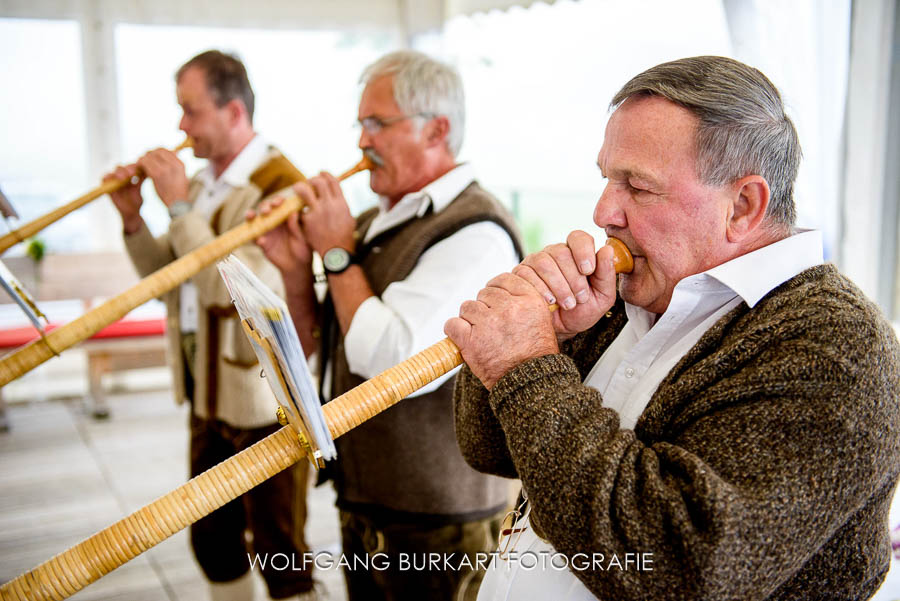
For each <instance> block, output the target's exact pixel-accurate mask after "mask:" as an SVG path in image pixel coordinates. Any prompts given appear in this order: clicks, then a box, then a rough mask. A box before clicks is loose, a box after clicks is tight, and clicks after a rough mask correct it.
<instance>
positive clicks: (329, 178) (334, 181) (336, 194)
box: [319, 171, 344, 198]
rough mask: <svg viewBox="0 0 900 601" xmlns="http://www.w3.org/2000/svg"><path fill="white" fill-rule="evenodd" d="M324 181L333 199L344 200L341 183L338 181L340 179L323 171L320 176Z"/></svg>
mask: <svg viewBox="0 0 900 601" xmlns="http://www.w3.org/2000/svg"><path fill="white" fill-rule="evenodd" d="M319 175H320V176H321V177H322V179H323V180H324V181H325V183H326V185H327V186H328V191H329V192H330V193H331V196H332V197H333V198H343V197H344V192H343V191H342V190H341V182H339V181H338V178H336V177H335V176H333V175H331V174H330V173H328V172H327V171H323V172H322V173H320V174H319Z"/></svg>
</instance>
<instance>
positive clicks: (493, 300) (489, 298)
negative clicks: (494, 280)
mask: <svg viewBox="0 0 900 601" xmlns="http://www.w3.org/2000/svg"><path fill="white" fill-rule="evenodd" d="M509 296H510V294H509V292H508V291H506V290H504V289H503V288H500V287H499V286H491V285H490V284H488V286H487V287H486V288H482V289H481V290H479V291H478V296H477V297H476V299H477V300H478V302H479V303H482V304H484V305H485V306H487V307H489V308H491V309H493V308H496V307H501V306H503V305H505V304H506V302H507V301H508V300H509Z"/></svg>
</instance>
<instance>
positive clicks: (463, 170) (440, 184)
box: [379, 163, 475, 217]
mask: <svg viewBox="0 0 900 601" xmlns="http://www.w3.org/2000/svg"><path fill="white" fill-rule="evenodd" d="M474 180H475V168H474V167H472V165H471V163H460V164H459V165H457V166H456V167H454V168H453V169H451V170H450V171H448V172H447V173H445V174H444V175H442V176H441V177H439V178H437V179H436V180H434V181H433V182H431V183H430V184H428V185H426V186H425V187H424V188H422V189H421V190H419V191H418V192H410V193H409V194H407V195H405V196H404V197H403V198H401V199H400V201H399V202H398V203H397V204H396V205H394V206H393V207H391V205H390V201H389V200H388V199H387V198H385V197H384V196H381V197H379V202H380V203H381V212H382V213H388V212H391V211H393V210H395V209H397V208H398V207H400V206H401V205H402V206H403V207H410V206H411V205H414V206H416V207H417V208H416V211H415V215H416V217H422V216H423V215H425V213H426V212H427V211H428V206H429V205H433V206H434V212H435V213H439V212H440V211H442V210H443V209H444V207H446V206H447V205H448V204H450V202H451V201H452V200H453V199H454V198H456V197H457V196H459V195H460V193H462V191H463V190H465V189H466V187H467V186H468V185H469V184H471V183H472V182H473V181H474Z"/></svg>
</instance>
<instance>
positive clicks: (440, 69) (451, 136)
mask: <svg viewBox="0 0 900 601" xmlns="http://www.w3.org/2000/svg"><path fill="white" fill-rule="evenodd" d="M385 75H393V76H394V82H393V84H394V86H393V87H394V100H395V101H396V102H397V106H399V107H400V110H401V111H403V113H404V114H406V115H417V114H425V115H431V116H438V115H443V116H444V117H446V118H447V120H448V121H449V122H450V131H449V133H448V136H447V149H448V150H449V151H450V154H451V155H453V156H454V157H455V156H456V155H457V153H459V149H460V147H461V146H462V142H463V133H464V131H465V126H466V101H465V96H464V95H463V85H462V79H461V78H460V76H459V73H458V72H457V71H456V69H454V68H453V67H451V66H450V65H447V64H444V63H442V62H440V61H437V60H435V59H433V58H431V57H429V56H427V55H425V54H422V53H421V52H416V51H414V50H399V51H397V52H391V53H390V54H386V55H385V56H383V57H381V58H380V59H378V60H377V61H375V62H374V63H372V64H371V65H369V66H368V67H366V69H365V70H364V71H363V74H362V76H361V77H360V78H359V82H360V83H361V84H363V85H367V84H368V83H370V82H371V81H373V80H375V79H378V78H380V77H383V76H385Z"/></svg>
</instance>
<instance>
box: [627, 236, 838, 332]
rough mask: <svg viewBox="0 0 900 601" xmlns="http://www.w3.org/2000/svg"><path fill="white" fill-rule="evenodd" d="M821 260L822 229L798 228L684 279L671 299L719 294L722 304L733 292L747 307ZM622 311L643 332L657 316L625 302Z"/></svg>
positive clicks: (822, 255)
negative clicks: (779, 238) (780, 238)
mask: <svg viewBox="0 0 900 601" xmlns="http://www.w3.org/2000/svg"><path fill="white" fill-rule="evenodd" d="M823 262H824V252H823V247H822V232H820V231H818V230H797V233H795V234H793V235H791V236H788V237H787V238H784V239H782V240H779V241H778V242H773V243H772V244H769V245H768V246H764V247H762V248H758V249H756V250H754V251H752V252H749V253H747V254H745V255H741V256H740V257H736V258H734V259H731V260H730V261H726V262H725V263H722V264H721V265H717V266H716V267H713V268H711V269H708V270H706V271H704V272H703V273H697V274H694V275H692V276H688V277H686V278H684V279H683V280H681V281H680V282H678V283H677V284H676V285H675V290H674V291H673V292H672V298H673V299H675V297H676V296H678V295H683V294H688V293H691V292H693V293H696V294H701V295H710V298H712V296H711V295H719V297H718V298H719V300H720V301H721V302H722V303H723V304H724V303H725V302H727V300H728V299H727V298H726V296H730V297H731V298H734V297H733V296H731V295H734V294H736V295H737V296H740V297H741V299H743V301H744V302H745V303H747V306H748V307H754V306H755V305H756V303H758V302H759V301H760V300H762V298H763V297H764V296H765V295H767V294H768V293H769V292H771V291H772V290H774V289H775V288H777V287H778V286H780V285H781V284H783V283H785V282H786V281H788V280H790V279H791V278H793V277H794V276H796V275H799V274H800V273H802V272H804V271H806V270H807V269H809V268H810V267H815V266H816V265H821V264H822V263H823ZM723 295H724V296H723ZM669 307H672V301H669ZM667 310H668V309H667ZM625 312H626V314H627V315H628V319H629V321H633V322H635V324H636V325H638V326H641V327H643V330H644V331H646V330H649V329H650V328H651V327H652V326H653V324H654V323H655V322H656V320H657V318H658V316H657V315H656V314H653V313H650V312H649V311H647V310H646V309H643V308H641V307H637V306H635V305H632V304H630V303H625Z"/></svg>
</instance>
